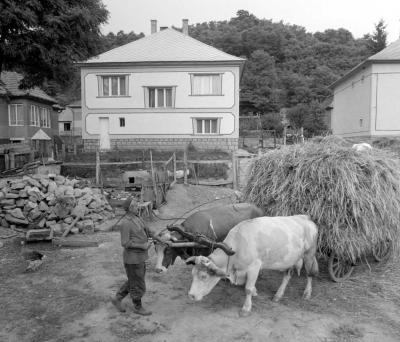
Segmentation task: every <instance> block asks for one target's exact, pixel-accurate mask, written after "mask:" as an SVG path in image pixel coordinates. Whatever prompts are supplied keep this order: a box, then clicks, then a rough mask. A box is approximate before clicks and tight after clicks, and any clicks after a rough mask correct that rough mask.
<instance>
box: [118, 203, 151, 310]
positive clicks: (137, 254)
mask: <svg viewBox="0 0 400 342" xmlns="http://www.w3.org/2000/svg"><path fill="white" fill-rule="evenodd" d="M124 209H125V210H126V212H127V214H126V217H127V220H126V221H125V223H124V224H123V225H121V245H122V247H123V248H124V251H123V261H124V266H125V271H126V275H127V276H128V280H127V281H126V282H125V283H124V284H123V285H122V286H121V288H120V289H119V291H118V292H117V294H116V296H115V297H114V298H113V299H112V300H111V301H112V303H113V304H114V306H115V307H116V308H117V309H118V310H119V311H120V312H125V311H126V309H125V308H124V307H123V305H122V300H123V299H124V298H125V297H126V296H127V295H128V294H130V296H131V298H132V302H133V305H134V309H133V311H134V312H135V313H137V314H139V315H143V316H148V315H151V311H148V310H146V309H144V308H143V306H142V297H143V295H144V293H145V292H146V283H145V274H146V264H145V261H146V260H147V259H148V258H149V254H148V251H147V250H148V248H149V246H150V242H149V241H148V238H149V237H150V236H151V233H150V231H149V229H148V227H146V225H145V224H144V222H143V221H142V219H141V218H140V217H138V205H137V202H136V200H134V199H133V200H132V198H130V199H129V200H127V201H126V202H125V203H124Z"/></svg>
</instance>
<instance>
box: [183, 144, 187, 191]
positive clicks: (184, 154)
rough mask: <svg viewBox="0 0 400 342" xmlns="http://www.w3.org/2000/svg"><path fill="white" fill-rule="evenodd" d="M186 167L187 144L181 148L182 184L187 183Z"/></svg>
mask: <svg viewBox="0 0 400 342" xmlns="http://www.w3.org/2000/svg"><path fill="white" fill-rule="evenodd" d="M187 167H188V162H187V146H186V147H185V149H184V150H183V184H186V185H187V183H188V182H187Z"/></svg>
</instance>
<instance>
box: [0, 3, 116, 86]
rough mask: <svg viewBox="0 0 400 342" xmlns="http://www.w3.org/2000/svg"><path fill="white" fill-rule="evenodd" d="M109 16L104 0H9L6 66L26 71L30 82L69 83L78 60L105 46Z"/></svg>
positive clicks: (3, 13) (3, 27)
mask: <svg viewBox="0 0 400 342" xmlns="http://www.w3.org/2000/svg"><path fill="white" fill-rule="evenodd" d="M107 17H108V11H107V10H106V8H105V6H104V5H103V3H102V2H101V0H29V1H21V0H3V1H2V2H1V3H0V72H1V71H2V70H16V71H19V72H21V73H23V75H24V79H23V81H22V83H21V86H23V87H28V88H29V87H32V86H35V85H41V84H43V83H45V82H48V83H49V84H51V83H52V82H54V81H55V82H56V83H57V84H58V85H60V84H66V83H68V81H69V79H70V76H71V68H72V65H73V63H74V62H78V61H82V60H85V59H87V58H88V57H90V56H93V55H96V54H97V53H98V52H99V51H100V48H101V33H100V25H101V24H103V23H105V22H106V21H107ZM72 74H73V73H72Z"/></svg>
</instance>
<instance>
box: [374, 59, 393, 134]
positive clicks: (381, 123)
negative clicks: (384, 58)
mask: <svg viewBox="0 0 400 342" xmlns="http://www.w3.org/2000/svg"><path fill="white" fill-rule="evenodd" d="M373 73H374V78H373V87H372V90H373V96H372V119H373V125H372V132H371V134H372V135H375V136H379V135H398V134H399V133H400V65H399V64H375V65H373Z"/></svg>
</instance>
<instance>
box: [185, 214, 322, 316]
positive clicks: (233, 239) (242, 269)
mask: <svg viewBox="0 0 400 342" xmlns="http://www.w3.org/2000/svg"><path fill="white" fill-rule="evenodd" d="M317 235H318V229H317V226H316V225H315V224H314V223H313V222H312V221H311V220H310V218H309V217H308V216H305V215H296V216H288V217H259V218H255V219H251V220H247V221H243V222H241V223H239V224H238V225H237V226H235V227H234V228H233V229H232V230H231V231H230V232H229V234H228V236H227V237H226V239H225V240H224V243H225V244H227V245H228V246H230V247H231V248H232V249H233V250H234V251H235V254H234V255H233V256H230V257H228V256H227V255H226V254H225V253H224V252H223V251H222V250H220V249H216V250H215V251H214V252H213V253H212V254H210V255H209V256H208V257H204V256H198V257H192V258H189V259H187V261H186V263H193V262H194V263H195V266H194V267H193V270H192V275H193V281H192V285H191V287H190V290H189V297H190V298H191V299H192V300H195V301H199V300H201V299H202V298H203V297H204V296H205V295H207V294H208V293H210V291H211V290H212V289H213V288H214V286H215V285H216V284H217V283H218V281H219V280H220V279H221V278H228V279H229V280H230V281H231V282H232V283H233V284H235V285H245V291H246V299H245V302H244V305H243V307H242V309H241V311H240V315H241V316H247V315H249V314H250V311H251V305H252V303H251V297H252V296H256V295H257V291H256V288H255V284H256V281H257V277H258V274H259V272H260V270H262V269H268V270H279V271H284V272H285V275H284V277H283V281H282V284H281V286H280V287H279V289H278V291H277V292H276V294H275V296H274V299H273V300H274V301H275V302H277V301H278V300H279V299H280V298H281V297H282V296H283V294H284V292H285V289H286V286H287V284H288V282H289V280H290V277H291V274H292V271H293V268H295V269H296V270H297V273H298V274H299V275H300V270H301V268H302V266H303V263H304V265H305V269H306V273H307V285H306V288H305V290H304V294H303V298H305V299H309V298H310V297H311V282H312V276H315V275H317V274H318V263H317V259H316V257H315V253H316V249H317Z"/></svg>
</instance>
